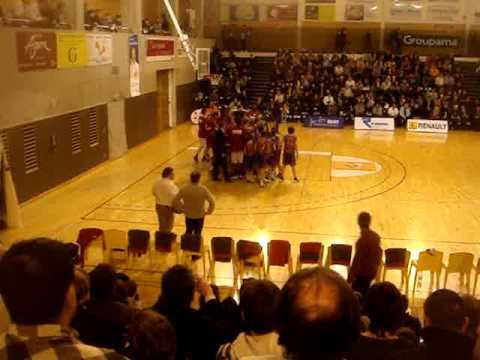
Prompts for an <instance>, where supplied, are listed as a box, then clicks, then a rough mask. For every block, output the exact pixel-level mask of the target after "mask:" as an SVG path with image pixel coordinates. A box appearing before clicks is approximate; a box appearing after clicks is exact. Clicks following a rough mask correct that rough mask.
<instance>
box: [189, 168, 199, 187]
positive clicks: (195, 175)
mask: <svg viewBox="0 0 480 360" xmlns="http://www.w3.org/2000/svg"><path fill="white" fill-rule="evenodd" d="M201 177H202V174H200V173H199V172H198V171H193V172H192V173H191V174H190V181H191V182H192V183H193V184H198V183H199V182H200V178H201Z"/></svg>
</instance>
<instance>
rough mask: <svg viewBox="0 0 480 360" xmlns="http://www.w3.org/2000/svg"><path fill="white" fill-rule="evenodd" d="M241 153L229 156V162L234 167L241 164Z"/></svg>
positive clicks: (237, 152) (235, 152)
mask: <svg viewBox="0 0 480 360" xmlns="http://www.w3.org/2000/svg"><path fill="white" fill-rule="evenodd" d="M243 157H244V156H243V151H234V152H232V153H231V155H230V161H231V163H232V164H234V165H241V164H243Z"/></svg>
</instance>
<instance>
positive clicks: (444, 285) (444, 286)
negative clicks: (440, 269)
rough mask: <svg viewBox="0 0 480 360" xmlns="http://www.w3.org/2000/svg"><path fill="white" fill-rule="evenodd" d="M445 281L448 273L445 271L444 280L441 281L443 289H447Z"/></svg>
mask: <svg viewBox="0 0 480 360" xmlns="http://www.w3.org/2000/svg"><path fill="white" fill-rule="evenodd" d="M447 279H448V272H447V271H445V279H444V280H443V288H444V289H446V288H447Z"/></svg>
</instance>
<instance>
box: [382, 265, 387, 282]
mask: <svg viewBox="0 0 480 360" xmlns="http://www.w3.org/2000/svg"><path fill="white" fill-rule="evenodd" d="M386 277H387V268H386V267H383V275H382V281H383V282H385V278H386Z"/></svg>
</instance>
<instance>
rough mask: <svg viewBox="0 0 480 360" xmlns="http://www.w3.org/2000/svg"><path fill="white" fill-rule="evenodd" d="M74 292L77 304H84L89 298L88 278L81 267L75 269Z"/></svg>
mask: <svg viewBox="0 0 480 360" xmlns="http://www.w3.org/2000/svg"><path fill="white" fill-rule="evenodd" d="M75 293H76V294H77V303H78V305H82V304H84V303H85V302H86V301H87V300H88V299H89V298H90V278H89V276H88V274H87V273H86V272H85V271H83V270H81V269H75Z"/></svg>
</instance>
